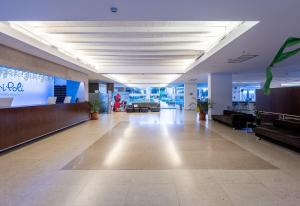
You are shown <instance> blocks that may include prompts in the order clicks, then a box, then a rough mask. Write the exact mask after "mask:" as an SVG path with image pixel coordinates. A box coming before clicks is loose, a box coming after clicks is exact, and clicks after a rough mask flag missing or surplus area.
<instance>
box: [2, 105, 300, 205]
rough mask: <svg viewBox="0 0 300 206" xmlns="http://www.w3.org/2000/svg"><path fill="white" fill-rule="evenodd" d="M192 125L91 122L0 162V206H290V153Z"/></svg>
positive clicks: (299, 181) (175, 115)
mask: <svg viewBox="0 0 300 206" xmlns="http://www.w3.org/2000/svg"><path fill="white" fill-rule="evenodd" d="M196 119H197V117H196V115H195V113H194V112H190V111H185V112H182V111H177V110H162V111H161V112H160V113H148V114H126V113H115V114H111V115H101V118H100V120H99V121H89V122H86V123H83V124H80V125H78V126H75V127H72V128H70V129H67V130H64V131H62V132H59V133H56V134H54V135H51V136H49V137H47V138H44V139H42V140H40V141H37V142H35V143H32V144H29V145H26V146H24V147H21V148H18V149H17V150H14V151H11V152H9V153H6V154H3V155H1V156H0V164H1V167H0V174H1V175H0V205H1V206H2V205H3V206H23V205H28V206H35V205H36V206H43V205H51V206H52V205H55V206H60V205H64V206H65V205H72V206H86V205H89V206H96V205H97V206H102V205H103V206H111V205H114V206H115V205H128V206H132V205H137V206H142V205H155V206H157V205H163V206H167V205H172V206H173V205H176V206H177V205H178V206H179V205H180V206H186V205H191V206H196V205H201V206H202V205H204V206H206V205H210V206H212V205H222V206H223V205H225V206H226V205H239V206H240V205H243V206H244V205H255V206H256V205H262V206H264V205H272V206H273V205H285V206H286V205H295V206H296V205H299V203H300V154H299V153H296V152H293V151H291V150H289V149H285V148H283V147H280V146H277V145H274V144H272V143H269V142H267V141H264V140H257V139H256V137H255V136H254V134H252V133H245V132H243V131H237V130H233V129H230V128H228V127H226V126H223V125H221V124H219V123H216V122H212V121H207V122H201V123H199V122H197V121H196Z"/></svg>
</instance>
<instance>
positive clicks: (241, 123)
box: [212, 110, 254, 129]
mask: <svg viewBox="0 0 300 206" xmlns="http://www.w3.org/2000/svg"><path fill="white" fill-rule="evenodd" d="M212 119H213V120H215V121H218V122H220V123H223V124H226V125H228V126H230V127H233V128H235V129H241V128H245V127H246V126H247V124H246V123H247V122H253V121H254V116H253V115H252V114H246V113H242V112H235V111H230V110H224V111H223V115H212Z"/></svg>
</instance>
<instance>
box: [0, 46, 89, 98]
mask: <svg viewBox="0 0 300 206" xmlns="http://www.w3.org/2000/svg"><path fill="white" fill-rule="evenodd" d="M0 65H2V66H8V67H12V68H21V69H24V70H27V71H32V72H37V73H41V74H46V75H50V76H57V77H61V78H63V79H68V80H74V81H79V82H83V84H84V90H85V92H84V93H85V95H84V96H85V100H88V75H87V74H84V73H81V72H78V71H75V70H72V69H71V68H67V67H64V66H62V65H59V64H56V63H53V62H50V61H47V60H45V59H42V58H39V57H35V56H32V55H30V54H26V53H24V52H21V51H18V50H15V49H12V48H9V47H6V46H4V45H1V44H0Z"/></svg>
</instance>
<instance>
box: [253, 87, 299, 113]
mask: <svg viewBox="0 0 300 206" xmlns="http://www.w3.org/2000/svg"><path fill="white" fill-rule="evenodd" d="M256 107H257V109H258V110H262V111H267V112H275V113H281V114H290V115H300V87H282V88H273V89H272V90H271V94H270V95H269V96H266V95H264V94H263V91H262V90H260V89H259V90H256Z"/></svg>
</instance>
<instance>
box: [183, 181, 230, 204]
mask: <svg viewBox="0 0 300 206" xmlns="http://www.w3.org/2000/svg"><path fill="white" fill-rule="evenodd" d="M177 194H178V196H179V200H180V205H181V206H218V205H222V206H231V205H233V203H232V202H231V200H230V198H229V197H228V196H227V194H226V193H225V192H224V191H223V189H222V187H221V186H220V185H218V184H216V183H205V184H195V185H186V186H182V187H180V186H177Z"/></svg>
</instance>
